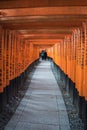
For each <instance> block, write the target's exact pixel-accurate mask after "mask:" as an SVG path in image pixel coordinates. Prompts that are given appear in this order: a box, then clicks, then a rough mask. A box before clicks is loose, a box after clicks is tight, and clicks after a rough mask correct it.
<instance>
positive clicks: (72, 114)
mask: <svg viewBox="0 0 87 130" xmlns="http://www.w3.org/2000/svg"><path fill="white" fill-rule="evenodd" d="M58 84H59V87H60V89H61V92H62V96H63V99H64V101H65V105H66V109H67V112H68V117H69V121H70V127H71V130H84V125H83V123H82V120H81V119H80V118H79V116H78V113H77V110H76V108H75V106H74V105H73V104H72V99H71V97H70V95H69V94H68V93H67V92H66V90H65V88H64V87H63V84H62V81H59V82H58Z"/></svg>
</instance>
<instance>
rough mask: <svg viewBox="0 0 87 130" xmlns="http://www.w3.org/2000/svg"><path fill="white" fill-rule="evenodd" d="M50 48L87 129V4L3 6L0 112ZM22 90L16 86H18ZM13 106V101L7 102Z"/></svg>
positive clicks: (46, 1) (49, 1) (20, 2)
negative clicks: (30, 68)
mask: <svg viewBox="0 0 87 130" xmlns="http://www.w3.org/2000/svg"><path fill="white" fill-rule="evenodd" d="M42 49H46V51H47V54H48V56H49V57H51V58H52V60H53V62H54V69H56V73H57V74H56V75H60V79H61V78H62V80H63V81H64V83H65V87H66V88H68V91H70V93H71V96H72V97H73V99H74V100H73V101H74V103H75V102H76V106H77V109H78V112H79V115H80V116H81V118H82V119H83V121H84V122H85V126H86V125H87V1H86V0H85V1H84V0H79V1H77V0H73V1H70V0H67V1H65V0H61V1H60V0H43V1H42V0H38V1H37V0H31V1H29V0H17V1H16V0H12V1H10V0H8V1H6V0H1V1H0V109H1V107H2V106H3V104H4V103H3V102H4V100H5V99H4V97H5V93H6V92H7V93H8V95H7V97H6V98H7V99H8V97H9V95H10V92H11V89H10V88H11V87H12V83H16V82H18V81H19V80H20V77H21V76H22V77H24V76H25V72H26V71H27V69H28V67H29V66H30V65H31V64H33V63H34V62H35V61H36V60H38V58H39V52H40V51H41V50H42ZM15 88H16V85H15ZM7 101H8V100H7Z"/></svg>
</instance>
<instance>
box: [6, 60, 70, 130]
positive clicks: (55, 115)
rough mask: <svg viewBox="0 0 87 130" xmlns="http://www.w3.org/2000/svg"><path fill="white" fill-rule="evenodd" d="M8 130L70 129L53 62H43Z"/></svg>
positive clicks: (36, 71) (37, 68)
mask: <svg viewBox="0 0 87 130" xmlns="http://www.w3.org/2000/svg"><path fill="white" fill-rule="evenodd" d="M5 130H70V126H69V120H68V116H67V112H66V107H65V104H64V101H63V98H62V94H61V92H60V89H59V87H58V84H57V82H56V80H55V77H54V75H53V73H52V70H51V66H50V62H48V61H42V62H41V63H40V64H39V65H38V66H36V70H35V72H34V75H33V77H32V80H31V83H30V84H29V89H28V90H27V92H26V94H25V96H24V98H23V99H22V101H21V103H20V105H19V106H18V108H17V110H16V112H15V114H14V115H13V117H12V118H11V120H10V121H9V123H8V124H7V126H6V128H5Z"/></svg>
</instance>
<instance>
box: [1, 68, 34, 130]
mask: <svg viewBox="0 0 87 130" xmlns="http://www.w3.org/2000/svg"><path fill="white" fill-rule="evenodd" d="M34 70H35V68H33V69H32V71H30V72H29V75H28V76H29V78H28V80H26V82H25V83H24V84H23V86H22V87H21V88H20V90H19V91H18V93H17V94H16V96H15V97H12V98H11V100H10V101H9V104H7V105H6V106H5V107H4V109H3V112H1V113H0V130H4V127H5V126H6V124H7V123H8V121H9V120H10V119H11V117H12V115H13V114H14V112H15V110H16V108H17V106H18V105H19V103H20V101H21V99H22V98H23V97H24V95H25V92H26V91H27V89H28V85H29V83H30V81H31V78H32V75H33V73H34Z"/></svg>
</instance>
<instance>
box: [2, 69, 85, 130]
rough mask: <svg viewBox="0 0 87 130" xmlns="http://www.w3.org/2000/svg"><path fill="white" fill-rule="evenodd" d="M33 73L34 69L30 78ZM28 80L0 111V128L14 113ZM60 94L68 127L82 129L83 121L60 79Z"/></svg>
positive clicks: (72, 129) (73, 129)
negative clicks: (65, 111) (64, 106)
mask: <svg viewBox="0 0 87 130" xmlns="http://www.w3.org/2000/svg"><path fill="white" fill-rule="evenodd" d="M33 73H34V70H33V71H32V72H30V74H29V76H30V79H31V77H32V75H33ZM29 82H30V81H28V82H26V83H25V84H24V85H23V86H24V87H22V89H21V90H20V91H19V92H18V94H17V95H16V96H15V97H14V98H12V99H11V100H10V103H9V104H8V105H7V106H6V107H5V108H4V110H3V112H2V113H0V130H4V127H5V125H6V124H7V123H8V121H9V120H10V118H11V116H12V115H13V114H14V112H15V110H16V108H17V106H18V105H19V103H20V101H21V99H22V98H23V96H24V94H25V92H26V91H27V88H28V85H27V84H29ZM58 84H59V86H60V89H61V92H62V96H63V98H64V101H65V104H66V108H67V112H68V116H69V121H70V127H71V130H83V123H82V121H81V119H80V118H79V117H78V113H77V111H76V109H75V106H74V105H72V99H71V98H70V95H69V94H67V92H66V91H65V88H64V87H63V85H62V82H61V81H60V82H59V83H58Z"/></svg>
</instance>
